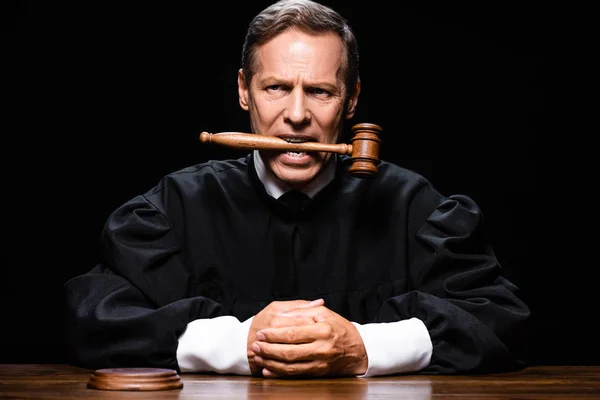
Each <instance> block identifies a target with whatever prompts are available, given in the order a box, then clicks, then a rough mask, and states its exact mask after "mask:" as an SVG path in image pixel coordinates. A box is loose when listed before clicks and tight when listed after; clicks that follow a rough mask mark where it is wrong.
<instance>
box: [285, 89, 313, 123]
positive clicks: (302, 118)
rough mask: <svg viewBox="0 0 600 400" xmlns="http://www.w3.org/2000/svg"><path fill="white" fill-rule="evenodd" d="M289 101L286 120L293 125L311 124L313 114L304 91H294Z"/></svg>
mask: <svg viewBox="0 0 600 400" xmlns="http://www.w3.org/2000/svg"><path fill="white" fill-rule="evenodd" d="M288 99H289V102H288V104H287V107H286V109H285V111H284V115H283V116H284V118H285V119H286V120H288V121H289V122H291V123H292V124H306V123H308V122H310V119H311V114H310V110H309V108H308V105H307V103H306V100H307V99H306V96H305V95H304V92H303V91H302V90H294V91H292V93H291V95H290V96H289V98H288Z"/></svg>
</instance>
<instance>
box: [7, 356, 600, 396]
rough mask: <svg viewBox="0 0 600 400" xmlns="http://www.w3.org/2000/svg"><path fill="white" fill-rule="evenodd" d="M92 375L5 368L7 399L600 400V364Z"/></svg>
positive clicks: (60, 368) (44, 367)
mask: <svg viewBox="0 0 600 400" xmlns="http://www.w3.org/2000/svg"><path fill="white" fill-rule="evenodd" d="M93 372H94V371H93V370H88V369H83V368H77V367H73V366H69V365H57V364H0V399H8V398H10V399H16V398H19V399H23V398H36V399H79V398H82V399H83V398H85V399H106V398H111V399H148V400H151V399H188V398H189V399H192V398H193V399H259V398H260V399H283V400H294V399H303V400H318V399H334V398H340V399H342V398H343V399H371V398H373V399H415V400H421V399H455V400H456V399H464V398H468V399H517V398H518V399H581V398H584V399H592V398H593V399H600V366H536V367H529V368H526V369H524V370H522V371H518V372H511V373H501V374H490V375H479V376H471V375H466V376H423V375H405V376H386V377H374V378H339V379H304V380H275V379H264V378H253V377H242V376H224V375H207V374H181V375H180V377H181V381H182V382H183V388H181V389H172V390H163V391H110V390H97V389H88V388H87V382H88V380H89V378H90V376H91V374H92V373H93Z"/></svg>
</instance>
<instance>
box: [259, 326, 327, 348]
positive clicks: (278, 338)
mask: <svg viewBox="0 0 600 400" xmlns="http://www.w3.org/2000/svg"><path fill="white" fill-rule="evenodd" d="M330 332H331V326H330V325H329V324H323V323H319V324H310V325H300V326H288V327H284V328H265V329H261V330H260V331H258V332H256V338H257V339H258V340H260V341H262V342H269V343H284V344H300V343H309V342H314V341H315V340H318V339H325V338H327V337H329V334H330Z"/></svg>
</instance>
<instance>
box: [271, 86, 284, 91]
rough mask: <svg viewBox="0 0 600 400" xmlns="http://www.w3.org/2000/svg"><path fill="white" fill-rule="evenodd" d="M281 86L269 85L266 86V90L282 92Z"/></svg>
mask: <svg viewBox="0 0 600 400" xmlns="http://www.w3.org/2000/svg"><path fill="white" fill-rule="evenodd" d="M282 89H283V86H281V85H270V86H267V90H272V91H277V90H282Z"/></svg>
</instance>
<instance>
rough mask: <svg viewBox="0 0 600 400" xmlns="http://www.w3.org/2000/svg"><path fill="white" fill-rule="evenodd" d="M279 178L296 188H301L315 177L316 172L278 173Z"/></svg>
mask: <svg viewBox="0 0 600 400" xmlns="http://www.w3.org/2000/svg"><path fill="white" fill-rule="evenodd" d="M276 176H277V178H278V179H279V180H280V181H282V182H284V183H286V184H288V185H290V186H291V187H293V188H296V189H301V188H303V187H304V186H306V185H307V184H308V183H309V182H310V181H312V180H313V179H314V177H315V175H314V174H302V175H299V174H281V175H276Z"/></svg>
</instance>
